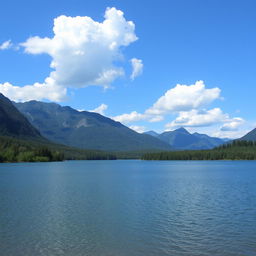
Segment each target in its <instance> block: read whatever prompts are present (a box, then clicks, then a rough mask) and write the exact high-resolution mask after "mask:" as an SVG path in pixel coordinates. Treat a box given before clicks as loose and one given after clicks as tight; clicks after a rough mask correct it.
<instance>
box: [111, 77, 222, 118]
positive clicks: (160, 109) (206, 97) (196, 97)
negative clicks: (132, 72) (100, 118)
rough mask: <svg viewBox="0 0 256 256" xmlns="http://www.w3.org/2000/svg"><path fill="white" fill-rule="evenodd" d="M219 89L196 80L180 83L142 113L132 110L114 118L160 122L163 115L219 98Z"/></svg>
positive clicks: (199, 105) (186, 109) (192, 107)
mask: <svg viewBox="0 0 256 256" xmlns="http://www.w3.org/2000/svg"><path fill="white" fill-rule="evenodd" d="M220 92H221V90H220V89H219V88H217V87H215V88H211V89H206V87H205V84H204V82H203V81H197V82H196V83H195V84H192V85H180V84H177V85H176V86H175V87H173V88H171V89H169V90H168V91H167V92H166V93H165V94H164V95H163V96H161V97H160V98H159V99H158V100H157V101H156V102H155V103H154V104H153V106H151V107H150V108H148V109H146V110H145V112H144V113H143V114H141V113H138V112H136V111H132V112H131V113H129V114H123V115H119V116H116V117H114V119H115V120H117V121H120V122H124V123H130V122H134V121H141V120H148V121H149V122H160V121H162V120H164V116H165V115H168V114H173V113H179V112H182V111H183V112H185V111H190V110H191V109H200V108H202V107H204V106H206V105H208V104H210V103H212V102H213V101H214V100H216V99H219V98H220Z"/></svg>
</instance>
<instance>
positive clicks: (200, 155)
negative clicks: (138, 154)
mask: <svg viewBox="0 0 256 256" xmlns="http://www.w3.org/2000/svg"><path fill="white" fill-rule="evenodd" d="M142 159H143V160H256V142H255V141H240V140H234V141H232V142H230V143H225V144H223V145H221V146H219V147H216V148H214V149H211V150H183V151H168V152H159V153H149V154H145V155H143V156H142Z"/></svg>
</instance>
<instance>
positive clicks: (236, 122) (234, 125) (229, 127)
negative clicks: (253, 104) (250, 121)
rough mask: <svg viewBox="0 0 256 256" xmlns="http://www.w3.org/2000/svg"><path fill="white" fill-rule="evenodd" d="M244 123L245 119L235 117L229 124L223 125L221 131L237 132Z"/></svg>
mask: <svg viewBox="0 0 256 256" xmlns="http://www.w3.org/2000/svg"><path fill="white" fill-rule="evenodd" d="M243 123H244V119H242V118H240V117H235V118H233V119H231V120H230V121H229V122H227V123H225V124H223V126H222V127H221V131H237V130H238V128H239V127H240V126H241V125H242V124H243Z"/></svg>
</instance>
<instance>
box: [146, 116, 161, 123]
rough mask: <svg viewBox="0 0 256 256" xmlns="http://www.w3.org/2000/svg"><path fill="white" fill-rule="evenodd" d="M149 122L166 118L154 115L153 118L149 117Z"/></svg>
mask: <svg viewBox="0 0 256 256" xmlns="http://www.w3.org/2000/svg"><path fill="white" fill-rule="evenodd" d="M149 118H150V119H149V122H150V123H156V122H160V121H163V120H164V116H153V117H152V118H151V117H149Z"/></svg>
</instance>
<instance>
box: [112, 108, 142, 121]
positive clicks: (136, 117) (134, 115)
mask: <svg viewBox="0 0 256 256" xmlns="http://www.w3.org/2000/svg"><path fill="white" fill-rule="evenodd" d="M146 118H147V116H146V115H144V114H140V113H138V112H137V111H132V112H131V113H129V114H122V115H119V116H115V117H113V119H114V120H115V121H118V122H121V123H124V124H128V123H131V122H136V121H140V120H144V119H146Z"/></svg>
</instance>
